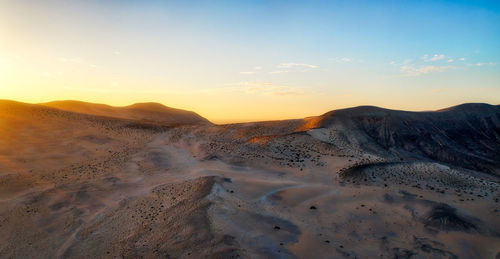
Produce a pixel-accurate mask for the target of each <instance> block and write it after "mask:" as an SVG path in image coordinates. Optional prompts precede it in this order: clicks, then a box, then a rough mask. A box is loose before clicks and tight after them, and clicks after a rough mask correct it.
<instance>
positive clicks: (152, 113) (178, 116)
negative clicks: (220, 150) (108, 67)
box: [40, 100, 211, 126]
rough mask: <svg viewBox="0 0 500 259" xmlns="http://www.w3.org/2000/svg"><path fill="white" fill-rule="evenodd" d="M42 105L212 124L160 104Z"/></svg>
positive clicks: (170, 122)
mask: <svg viewBox="0 0 500 259" xmlns="http://www.w3.org/2000/svg"><path fill="white" fill-rule="evenodd" d="M40 105H43V106H47V107H52V108H56V109H60V110H64V111H70V112H77V113H82V114H90V115H97V116H106V117H112V118H120V119H128V120H134V121H139V122H147V123H154V124H160V125H168V126H170V125H185V124H189V125H199V124H211V123H210V122H209V121H208V120H207V119H205V118H203V117H201V116H200V115H198V114H196V113H195V112H191V111H186V110H181V109H174V108H170V107H167V106H165V105H162V104H159V103H136V104H132V105H129V106H124V107H114V106H110V105H105V104H96V103H87V102H81V101H72V100H69V101H54V102H48V103H41V104H40Z"/></svg>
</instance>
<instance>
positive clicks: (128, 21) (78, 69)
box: [0, 0, 500, 123]
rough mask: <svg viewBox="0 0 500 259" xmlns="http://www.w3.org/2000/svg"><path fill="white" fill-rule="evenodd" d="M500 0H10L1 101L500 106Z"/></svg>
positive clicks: (1, 26) (240, 115)
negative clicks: (242, 0)
mask: <svg viewBox="0 0 500 259" xmlns="http://www.w3.org/2000/svg"><path fill="white" fill-rule="evenodd" d="M361 7H363V8H361ZM499 7H500V6H499V4H498V2H494V1H492V2H491V3H489V2H486V1H474V2H470V3H468V2H467V1H461V2H458V3H457V2H456V1H440V2H435V1H413V2H408V1H404V2H392V1H382V2H379V1H377V2H375V1H356V2H353V1H315V2H314V4H311V2H309V1H303V2H299V1H249V2H246V3H242V2H240V1H179V2H174V1H172V2H170V1H167V2H166V3H165V2H163V1H56V0H51V1H33V0H31V1H28V0H18V1H9V0H0V99H12V100H18V101H23V102H32V103H39V102H48V101H53V100H68V99H74V100H82V101H88V102H97V103H106V104H110V105H116V106H124V105H129V104H132V103H136V102H144V101H154V102H160V103H163V104H165V105H167V106H170V107H175V108H181V109H187V110H192V111H196V112H197V113H199V114H200V115H202V116H204V117H206V118H207V119H209V120H211V121H213V122H215V123H227V122H240V121H257V120H275V119H289V118H302V117H306V116H312V115H319V114H322V113H324V112H326V111H329V110H332V109H336V108H343V107H351V106H357V105H365V104H369V105H377V106H383V107H387V108H395V109H406V110H433V109H439V108H444V107H448V106H452V105H456V104H459V103H464V102H487V103H491V104H499V103H500V48H499V46H500V26H498V25H499V24H500V8H499Z"/></svg>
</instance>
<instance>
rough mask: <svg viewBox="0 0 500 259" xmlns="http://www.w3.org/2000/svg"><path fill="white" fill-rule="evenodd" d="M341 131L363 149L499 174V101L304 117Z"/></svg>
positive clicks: (356, 110) (364, 109)
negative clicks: (421, 109) (493, 103)
mask: <svg viewBox="0 0 500 259" xmlns="http://www.w3.org/2000/svg"><path fill="white" fill-rule="evenodd" d="M320 128H323V129H328V130H329V133H331V134H334V133H335V132H337V133H338V132H340V133H341V135H342V136H343V137H344V138H345V140H346V141H347V142H348V143H351V144H354V143H356V145H357V146H359V148H361V149H362V150H364V151H368V152H372V153H375V154H386V155H387V154H390V155H393V156H396V157H400V158H401V159H403V158H414V159H417V158H427V159H432V160H436V161H441V162H445V163H449V164H452V165H456V166H460V167H464V168H468V169H473V170H478V171H484V172H489V173H492V174H496V175H497V176H498V175H500V107H499V106H494V105H489V104H483V103H467V104H462V105H458V106H453V107H449V108H446V109H442V110H438V111H430V112H408V111H398V110H389V109H383V108H379V107H374V106H360V107H355V108H348V109H341V110H334V111H330V112H327V113H325V114H323V115H321V116H318V117H312V118H308V119H306V121H305V123H304V125H303V126H302V129H320Z"/></svg>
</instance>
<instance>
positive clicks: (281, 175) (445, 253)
mask: <svg viewBox="0 0 500 259" xmlns="http://www.w3.org/2000/svg"><path fill="white" fill-rule="evenodd" d="M64 104H65V103H64V102H63V103H62V104H61V103H59V104H58V106H59V107H57V108H58V109H56V108H54V107H47V106H44V105H31V104H24V103H18V102H12V101H0V257H1V258H60V257H64V258H115V257H119V258H122V257H123V258H344V257H345V258H374V257H379V258H499V257H500V202H499V199H500V177H499V173H500V169H499V165H500V156H499V154H500V108H499V107H498V106H491V105H486V104H466V105H465V106H456V107H452V108H449V109H446V110H442V111H436V112H426V113H408V112H402V111H391V110H385V109H381V108H376V107H358V108H353V109H346V110H339V111H333V112H330V113H326V114H324V115H322V116H318V117H310V118H307V119H298V120H288V121H275V122H258V123H243V124H229V125H213V124H210V123H207V121H205V120H204V119H201V120H200V119H199V118H198V115H196V114H194V113H182V115H183V116H184V117H183V119H184V120H186V121H189V122H190V123H177V122H175V121H171V120H168V121H167V120H159V121H158V120H156V118H157V117H155V116H157V115H158V113H159V112H160V111H159V110H157V109H160V110H161V112H162V113H165V112H166V113H168V112H172V113H176V112H178V110H168V109H167V110H165V108H164V107H159V106H156V105H151V104H148V105H147V107H148V109H146V111H144V109H143V107H141V112H140V113H141V114H142V115H141V116H145V117H147V118H148V119H147V120H142V119H140V118H137V117H134V116H135V115H134V116H129V115H127V116H129V117H124V116H122V115H120V116H115V117H113V112H114V111H113V109H114V108H113V109H111V111H106V114H95V112H94V113H89V112H86V110H78V111H75V110H72V111H65V110H64ZM79 105H80V104H79ZM85 105H87V106H90V107H91V108H92V107H93V106H92V105H93V104H85ZM70 106H71V105H70ZM71 107H74V106H71ZM79 107H80V106H79ZM129 107H133V106H129ZM101 108H102V107H101ZM96 109H97V108H96ZM99 109H100V108H99ZM129 109H130V108H129ZM132 109H134V108H132ZM124 113H126V114H130V113H132V114H138V113H137V112H136V111H132V112H130V111H127V112H124ZM122 114H123V113H122ZM151 114H153V115H151ZM169 116H171V118H174V117H175V116H177V115H175V114H173V115H169ZM185 116H193V118H190V117H185Z"/></svg>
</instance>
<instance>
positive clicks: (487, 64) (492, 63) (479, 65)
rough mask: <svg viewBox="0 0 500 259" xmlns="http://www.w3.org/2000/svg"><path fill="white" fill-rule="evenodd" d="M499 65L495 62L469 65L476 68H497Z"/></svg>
mask: <svg viewBox="0 0 500 259" xmlns="http://www.w3.org/2000/svg"><path fill="white" fill-rule="evenodd" d="M496 65H497V63H495V62H478V63H475V64H469V66H476V67H482V66H496Z"/></svg>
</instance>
